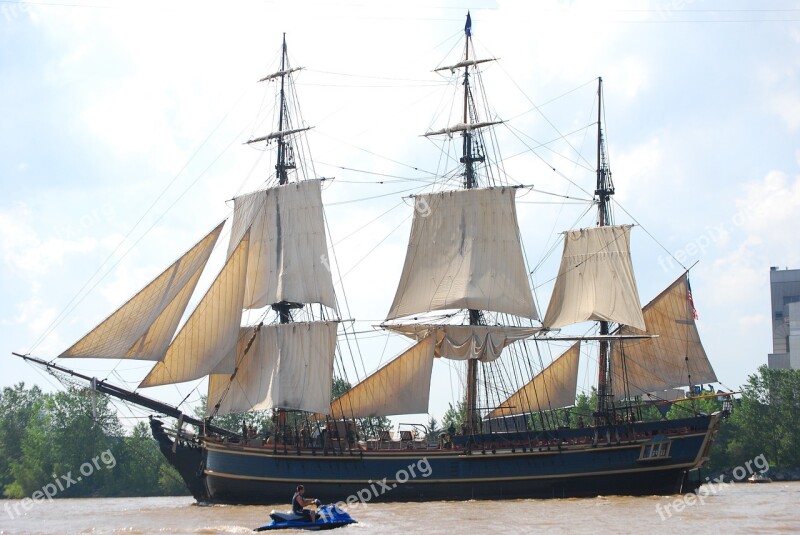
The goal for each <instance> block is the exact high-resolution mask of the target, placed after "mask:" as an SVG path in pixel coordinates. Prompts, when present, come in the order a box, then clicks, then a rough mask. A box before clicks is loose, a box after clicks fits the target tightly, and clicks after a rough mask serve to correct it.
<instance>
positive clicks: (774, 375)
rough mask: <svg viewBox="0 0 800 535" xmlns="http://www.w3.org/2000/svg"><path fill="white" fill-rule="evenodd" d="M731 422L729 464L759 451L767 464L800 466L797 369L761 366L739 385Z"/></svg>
mask: <svg viewBox="0 0 800 535" xmlns="http://www.w3.org/2000/svg"><path fill="white" fill-rule="evenodd" d="M730 426H731V427H732V429H731V432H730V434H729V436H730V440H729V442H728V443H727V445H726V446H727V447H726V454H727V457H728V459H727V460H728V462H730V463H731V465H732V466H735V465H738V464H741V463H744V462H746V461H747V460H748V459H752V458H754V457H756V456H758V455H760V454H762V453H763V454H764V455H766V457H767V460H768V461H769V463H770V466H784V467H795V466H800V370H776V369H770V368H768V367H767V366H761V367H760V368H759V369H758V373H756V374H754V375H751V376H750V377H748V381H747V384H745V385H744V386H742V398H741V401H740V403H739V404H738V406H737V407H736V408H735V409H734V411H733V414H732V415H731V418H730Z"/></svg>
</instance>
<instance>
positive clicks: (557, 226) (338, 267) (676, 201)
mask: <svg viewBox="0 0 800 535" xmlns="http://www.w3.org/2000/svg"><path fill="white" fill-rule="evenodd" d="M757 5H758V8H753V7H752V6H753V4H749V3H746V2H714V1H691V0H672V1H662V2H655V1H654V2H637V3H633V2H622V1H619V2H588V1H587V2H583V1H579V0H574V1H570V0H562V1H550V2H547V1H541V2H529V1H522V0H520V1H513V0H512V1H497V2H483V3H476V2H461V1H445V0H443V1H441V2H434V3H433V4H429V3H423V2H416V3H403V4H402V5H400V4H397V3H388V2H383V1H377V2H355V1H353V2H337V1H325V2H323V1H319V2H312V1H297V2H277V1H276V2H240V3H236V4H235V5H222V4H219V3H212V2H191V3H189V2H173V3H169V4H167V5H164V3H160V2H151V1H144V2H137V3H135V4H130V3H122V2H111V1H105V0H95V1H91V2H79V1H73V2H58V3H55V2H52V3H51V2H14V1H9V2H0V80H2V83H0V116H1V117H2V118H3V120H2V121H1V122H0V180H2V191H3V194H2V196H0V238H1V239H0V255H1V258H0V292H2V294H1V295H2V303H3V307H2V312H0V340H2V347H1V348H0V349H2V350H3V353H4V354H3V356H2V357H0V370H2V373H0V386H10V385H12V384H15V383H18V382H20V381H24V382H25V383H27V384H32V383H35V384H39V385H40V386H42V387H44V388H46V389H54V388H57V383H55V381H54V380H53V379H52V378H51V377H48V376H46V375H44V374H42V373H41V372H40V371H38V370H36V369H34V368H32V367H31V366H29V365H27V364H25V363H23V362H22V361H21V360H20V359H17V358H16V357H12V356H11V355H10V353H11V351H16V352H23V353H27V352H30V353H31V354H33V355H36V356H39V357H42V358H46V359H50V358H52V357H55V356H56V355H58V354H59V353H60V352H61V351H63V350H64V349H66V348H67V347H69V346H70V345H71V344H72V343H73V342H75V341H76V340H77V339H79V338H80V337H81V336H82V335H83V334H85V333H86V332H87V331H88V330H89V329H91V328H92V327H93V326H94V325H96V324H97V323H98V322H99V321H101V320H102V319H103V318H105V317H106V316H107V315H108V314H109V313H110V312H112V311H113V310H115V309H116V308H117V307H118V306H119V305H120V304H122V303H123V302H124V301H125V300H126V299H128V298H129V297H130V296H132V295H133V294H134V293H135V292H136V291H138V289H140V288H141V287H142V286H143V285H144V284H146V283H147V282H148V281H149V280H151V279H152V278H153V277H154V276H155V275H157V274H158V273H160V272H161V270H163V269H164V268H165V267H166V266H167V265H169V264H170V263H171V262H172V261H174V260H175V259H176V258H177V257H178V256H179V255H180V254H182V252H184V251H185V250H186V249H188V248H189V247H190V246H191V245H192V244H193V243H195V242H196V241H197V240H198V239H199V238H200V237H201V236H202V235H204V234H205V233H206V232H208V231H209V230H210V229H211V228H213V227H214V226H216V224H217V223H218V222H219V221H220V220H222V219H223V218H225V217H227V216H228V215H230V212H231V203H230V202H226V200H228V199H231V198H232V197H233V196H235V195H237V194H240V193H242V192H246V191H249V190H252V189H254V188H257V187H259V186H260V185H261V184H262V183H263V181H264V179H265V178H266V176H267V175H268V174H269V170H270V168H271V167H270V166H271V164H270V163H269V161H268V160H269V156H265V153H264V152H263V151H261V150H259V149H257V148H253V147H250V146H245V145H243V142H244V141H246V140H247V139H248V138H250V137H251V136H253V135H259V134H263V133H266V132H267V131H268V130H270V126H269V123H268V121H266V119H267V114H266V111H268V110H266V111H265V106H264V102H265V101H268V100H269V99H271V91H272V88H267V87H265V86H264V84H257V83H255V82H256V80H258V79H259V78H261V77H262V76H264V75H265V74H267V73H269V72H271V71H272V70H276V69H275V67H276V65H277V64H276V61H277V59H278V53H279V49H280V42H281V38H282V35H283V33H284V32H285V33H286V36H287V42H288V46H289V55H290V58H291V61H292V64H293V65H296V66H303V67H304V70H303V71H301V72H300V73H299V75H298V77H297V91H298V94H299V97H300V101H301V105H302V113H303V118H304V119H305V121H306V122H307V123H308V124H309V125H312V126H313V127H314V128H313V129H312V130H311V131H310V132H309V134H308V142H309V146H310V150H311V153H312V155H313V158H314V162H315V167H314V170H315V171H316V174H317V175H318V176H324V177H329V178H334V180H332V181H330V182H326V185H325V189H324V191H323V200H324V202H325V204H326V218H327V223H328V228H329V238H328V239H329V244H330V245H332V250H333V254H334V256H333V260H334V264H335V274H336V276H335V277H334V281H335V282H337V287H336V291H337V295H338V296H339V299H340V303H344V304H345V305H346V306H344V307H342V310H341V311H340V312H341V316H342V317H343V318H346V319H355V320H357V322H356V323H354V324H353V325H354V328H355V330H357V331H363V332H364V334H363V336H361V338H360V339H359V348H360V350H361V356H360V359H359V360H360V362H357V361H354V362H356V364H354V366H355V367H356V368H358V369H360V371H361V372H365V371H370V370H374V369H376V368H377V367H378V366H379V365H380V364H381V363H385V362H387V361H388V360H389V359H390V358H392V356H393V355H396V354H398V353H399V351H400V350H402V348H403V347H404V342H403V341H398V340H396V339H390V338H388V337H386V336H385V335H384V334H382V333H380V332H371V331H372V328H371V327H370V326H371V325H373V324H376V323H379V322H380V321H381V320H382V319H383V318H385V317H386V313H387V311H388V309H389V306H390V304H391V301H392V298H393V297H394V290H395V287H396V284H397V281H398V280H399V277H400V271H401V268H402V262H403V257H404V254H405V249H406V244H407V239H408V233H409V229H410V221H411V219H410V216H411V213H412V208H413V207H412V205H411V203H410V201H409V200H408V199H407V198H405V199H404V197H407V196H408V195H410V194H413V193H420V192H423V191H426V189H425V188H426V187H428V186H429V185H430V181H431V177H432V176H434V175H435V174H436V173H437V171H439V170H441V162H440V158H439V150H438V147H437V146H436V145H435V144H434V143H433V142H431V141H430V140H428V139H426V138H424V137H421V135H420V134H422V133H424V132H425V131H426V130H428V129H430V128H441V127H443V126H445V125H444V124H441V123H442V121H443V120H444V119H446V114H445V115H442V113H441V112H440V110H441V109H442V102H444V101H445V100H446V99H448V98H450V97H451V96H452V89H448V87H449V86H447V85H446V83H445V82H446V81H447V79H448V75H447V73H445V74H444V75H440V74H435V73H433V72H432V70H433V69H434V68H436V67H437V66H440V65H443V64H448V60H449V63H455V62H456V61H458V56H459V54H460V52H461V50H462V48H461V47H462V44H461V43H462V36H463V27H464V18H465V16H466V12H467V10H470V11H471V14H472V21H473V38H474V42H475V46H476V49H477V53H478V54H479V55H482V56H483V57H494V58H498V61H497V62H493V63H490V64H486V65H485V68H484V69H483V79H484V81H485V82H486V90H487V93H488V96H489V99H490V101H491V104H492V113H493V114H495V115H494V116H495V117H498V118H502V119H504V120H506V121H507V123H506V124H505V125H504V126H503V128H501V129H498V138H499V140H500V141H501V145H502V153H503V156H504V157H505V158H506V160H505V161H504V163H505V165H506V169H507V171H508V172H509V174H510V176H511V177H512V178H513V180H514V181H515V182H516V183H519V184H524V185H527V186H531V185H532V186H533V187H534V189H525V190H521V192H520V193H519V194H518V212H519V222H520V230H521V234H522V237H523V245H524V248H525V253H526V258H527V263H528V267H529V268H530V269H531V270H534V268H535V270H534V274H533V276H532V279H531V280H532V286H533V288H534V292H535V298H536V303H537V307H538V308H539V310H540V313H541V314H543V313H544V310H545V309H546V306H547V302H548V300H549V296H550V291H551V290H552V283H553V277H554V276H555V273H556V271H557V267H558V261H559V259H558V256H559V250H560V245H558V241H557V240H558V239H559V236H560V234H559V233H560V232H562V231H564V230H566V229H568V228H572V227H573V226H591V225H593V216H592V214H589V215H585V214H586V211H587V209H588V208H589V205H588V204H587V202H586V200H587V199H588V198H589V195H588V194H587V193H586V192H591V191H593V189H594V180H595V178H594V171H593V169H594V161H595V160H594V159H595V143H596V141H595V129H596V125H595V121H596V113H597V111H596V110H597V108H596V105H597V103H596V90H597V78H598V77H600V76H602V78H603V81H604V92H605V108H606V112H605V119H604V126H605V128H606V134H607V143H608V151H609V158H610V165H611V170H612V173H613V178H614V183H615V186H616V192H617V193H616V195H615V202H616V203H617V204H616V205H615V217H616V222H618V223H635V224H636V227H634V229H633V238H632V249H633V260H634V265H635V267H636V270H637V271H636V272H637V283H638V286H639V289H640V293H641V295H642V302H643V303H645V302H647V301H649V300H650V299H651V298H652V297H654V296H655V295H657V294H658V293H659V292H660V291H661V290H662V289H664V288H665V287H666V286H668V285H669V284H670V283H671V282H672V281H673V280H674V279H676V278H677V277H678V276H680V275H681V273H682V271H683V267H690V266H694V267H692V270H691V282H692V291H693V296H694V302H695V305H696V307H697V310H698V313H699V317H700V320H699V322H698V326H699V329H700V334H701V337H702V339H703V342H704V345H705V348H706V351H707V353H708V355H709V358H710V360H711V362H712V364H713V365H714V368H715V370H716V372H717V376H718V378H719V380H720V382H721V383H722V385H724V387H726V388H728V389H734V390H735V389H738V387H739V385H741V384H743V383H744V382H746V380H747V377H748V375H750V374H752V373H754V372H755V371H756V369H757V367H758V366H760V365H762V364H765V363H766V359H767V354H768V353H769V352H771V349H772V348H771V332H770V328H771V327H770V321H769V319H770V318H769V315H770V303H769V269H770V266H779V267H781V268H785V267H789V268H800V247H798V245H800V240H799V239H798V237H797V234H796V227H797V223H798V221H800V219H799V216H798V214H800V173H799V172H798V165H799V164H800V139H799V138H798V129H799V128H800V4H798V3H796V2H788V1H766V2H761V3H759V4H757ZM448 91H450V93H448ZM565 197H568V199H567V198H565ZM553 251H555V252H553ZM219 262H220V260H219V259H217V265H219ZM213 263H214V259H212V264H213ZM682 266H683V267H682ZM212 276H213V275H207V274H206V275H204V277H203V279H201V282H200V286H201V287H203V286H204V285H205V286H207V285H208V284H210V282H211V277H212ZM553 356H555V354H554V355H553ZM67 365H69V366H71V367H74V368H75V369H78V370H81V371H84V372H86V373H89V374H92V375H97V376H99V377H108V378H109V380H112V381H114V382H117V383H118V384H121V385H123V386H124V385H127V386H135V385H136V384H137V382H138V380H140V379H141V378H142V377H144V375H145V374H146V373H147V370H148V369H149V367H150V364H148V363H143V362H135V363H124V364H119V365H116V364H109V363H106V362H97V361H88V362H77V361H70V362H68V363H67ZM362 376H363V373H362ZM592 377H593V373H592V371H591V362H590V363H589V364H587V367H586V368H585V370H584V371H583V372H582V373H581V376H580V378H579V389H582V390H586V389H588V388H589V387H590V386H591V382H592V381H591V379H592ZM196 387H197V388H196ZM201 390H202V385H200V386H199V387H198V385H197V384H196V383H192V384H185V385H178V386H177V387H174V386H170V387H158V388H156V389H153V390H150V391H148V393H149V394H151V395H153V397H158V398H162V399H167V400H173V401H174V402H180V401H181V400H183V399H184V397H186V398H187V399H188V401H187V403H189V404H191V403H192V402H193V401H196V399H197V397H198V392H199V391H201ZM431 395H432V399H431V409H430V414H432V415H433V416H436V417H437V418H438V417H441V415H442V414H443V413H444V411H445V410H446V408H447V404H448V403H449V402H454V401H456V400H457V399H459V398H460V397H461V394H460V386H459V379H458V377H457V374H456V373H455V372H454V371H453V368H452V367H449V366H448V365H447V364H445V363H441V362H438V361H437V363H436V366H435V368H434V379H433V386H432V389H431ZM122 410H123V411H128V412H126V413H125V414H130V415H131V417H133V416H135V414H134V413H132V412H130V411H129V410H128V409H122ZM422 419H424V418H422Z"/></svg>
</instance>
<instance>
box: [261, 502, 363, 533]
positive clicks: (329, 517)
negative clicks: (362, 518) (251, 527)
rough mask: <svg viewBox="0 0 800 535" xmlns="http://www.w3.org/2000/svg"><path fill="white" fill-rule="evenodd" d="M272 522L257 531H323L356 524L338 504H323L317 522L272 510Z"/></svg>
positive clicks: (318, 511)
mask: <svg viewBox="0 0 800 535" xmlns="http://www.w3.org/2000/svg"><path fill="white" fill-rule="evenodd" d="M269 516H270V518H271V519H272V522H270V523H269V524H266V525H263V526H261V527H260V528H256V529H255V531H270V530H273V529H305V530H308V531H321V530H323V529H334V528H341V527H344V526H346V525H348V524H356V521H355V520H353V517H351V516H350V515H349V514H347V512H345V511H342V510H341V509H339V508H338V507H336V505H334V504H331V505H323V506H322V507H320V508H319V509H317V520H316V522H309V520H308V519H307V518H305V517H304V516H303V515H298V514H295V513H293V512H292V511H289V512H287V513H279V512H277V511H272V512H271V513H270V514H269Z"/></svg>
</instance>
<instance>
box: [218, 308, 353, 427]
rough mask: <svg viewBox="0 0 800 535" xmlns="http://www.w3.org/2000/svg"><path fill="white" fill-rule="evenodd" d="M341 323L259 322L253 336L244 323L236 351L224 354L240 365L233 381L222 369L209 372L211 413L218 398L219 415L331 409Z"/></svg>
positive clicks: (231, 366) (322, 411) (230, 361)
mask: <svg viewBox="0 0 800 535" xmlns="http://www.w3.org/2000/svg"><path fill="white" fill-rule="evenodd" d="M337 327H338V324H337V323H336V322H326V321H312V322H296V323H284V324H275V325H267V326H263V327H260V328H259V329H258V332H257V333H256V334H255V337H253V333H254V328H253V327H244V328H242V332H241V334H240V336H239V343H238V344H237V351H236V354H235V355H234V354H233V352H231V353H229V354H228V355H226V361H227V362H228V367H229V368H231V371H233V369H234V368H235V369H236V375H235V376H234V377H233V380H232V382H231V374H230V373H227V371H224V370H223V372H224V374H218V373H215V374H213V375H211V376H210V377H209V383H208V400H209V401H208V405H209V413H212V412H213V406H214V405H215V404H216V403H220V408H219V412H218V414H220V415H223V414H230V413H234V412H245V411H249V410H261V409H275V408H280V409H296V410H303V411H309V412H316V413H322V414H328V409H329V406H330V402H331V386H332V381H333V358H334V354H335V351H336V329H337ZM248 346H249V350H248V351H247V352H246V353H245V348H247V347H248ZM234 363H236V364H234ZM217 371H219V370H215V372H217ZM228 383H230V387H228ZM226 390H227V392H226ZM220 400H221V402H220Z"/></svg>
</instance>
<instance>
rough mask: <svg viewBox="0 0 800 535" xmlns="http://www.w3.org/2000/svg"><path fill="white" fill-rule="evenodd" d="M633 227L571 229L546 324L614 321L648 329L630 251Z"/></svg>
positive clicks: (551, 325)
mask: <svg viewBox="0 0 800 535" xmlns="http://www.w3.org/2000/svg"><path fill="white" fill-rule="evenodd" d="M630 228H631V227H630V225H610V226H605V227H592V228H584V229H579V230H571V231H569V232H566V233H565V236H564V254H563V256H562V258H561V267H560V268H559V270H558V279H557V280H556V285H555V288H554V289H553V296H552V298H551V299H550V304H549V306H548V307H547V314H545V317H544V322H543V323H544V325H545V327H547V328H551V329H557V328H559V327H563V326H565V325H571V324H573V323H578V322H581V321H589V320H593V321H609V322H614V323H620V324H624V325H631V326H634V327H636V328H638V329H642V330H644V328H645V323H644V318H643V317H642V311H641V307H642V305H641V303H640V302H639V293H638V291H637V289H636V279H635V277H634V275H633V266H632V264H631V253H630Z"/></svg>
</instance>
